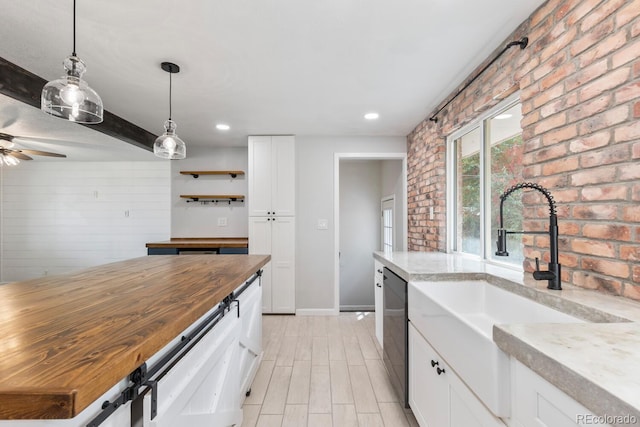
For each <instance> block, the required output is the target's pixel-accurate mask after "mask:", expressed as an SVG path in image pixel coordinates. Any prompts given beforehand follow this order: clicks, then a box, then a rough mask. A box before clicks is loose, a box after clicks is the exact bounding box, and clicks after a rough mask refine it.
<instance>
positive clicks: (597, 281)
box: [572, 271, 622, 295]
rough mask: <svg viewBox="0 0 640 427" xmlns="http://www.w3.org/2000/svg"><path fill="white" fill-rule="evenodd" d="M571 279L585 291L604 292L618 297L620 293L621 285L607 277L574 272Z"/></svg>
mask: <svg viewBox="0 0 640 427" xmlns="http://www.w3.org/2000/svg"><path fill="white" fill-rule="evenodd" d="M572 279H573V283H574V284H576V285H577V286H580V287H581V288H585V289H593V290H598V291H604V292H607V293H610V294H614V295H619V294H620V293H621V291H622V283H621V282H620V281H619V280H615V279H611V278H608V277H602V276H596V275H593V274H589V273H585V272H581V271H576V272H574V273H573V275H572Z"/></svg>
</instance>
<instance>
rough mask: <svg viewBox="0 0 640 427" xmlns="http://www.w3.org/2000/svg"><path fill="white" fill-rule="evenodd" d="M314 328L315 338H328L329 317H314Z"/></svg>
mask: <svg viewBox="0 0 640 427" xmlns="http://www.w3.org/2000/svg"><path fill="white" fill-rule="evenodd" d="M312 319H313V320H312V325H313V326H312V327H313V336H314V337H326V336H327V323H326V322H327V316H313V317H312Z"/></svg>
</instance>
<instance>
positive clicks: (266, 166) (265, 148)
mask: <svg viewBox="0 0 640 427" xmlns="http://www.w3.org/2000/svg"><path fill="white" fill-rule="evenodd" d="M272 163H273V162H272V154H271V137H270V136H250V137H249V171H248V176H247V178H248V179H249V197H248V200H247V204H248V206H249V216H267V215H270V214H271V212H272V210H271V197H272V195H271V192H272V189H271V188H272V184H271V182H272V179H273V169H272Z"/></svg>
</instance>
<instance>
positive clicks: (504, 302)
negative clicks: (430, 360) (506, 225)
mask: <svg viewBox="0 0 640 427" xmlns="http://www.w3.org/2000/svg"><path fill="white" fill-rule="evenodd" d="M408 305H409V321H410V322H411V323H412V324H413V325H414V326H415V328H416V329H417V330H418V331H419V332H420V333H421V334H422V335H423V336H424V337H425V338H426V339H427V340H428V341H429V343H430V344H431V345H432V347H433V348H434V349H435V350H436V351H437V352H438V353H439V354H440V356H441V357H442V358H443V359H444V360H445V361H446V362H447V364H448V365H449V366H451V368H452V369H453V370H455V371H456V373H457V374H458V376H459V377H461V378H462V380H463V381H464V382H465V383H466V384H467V386H468V387H469V388H470V389H471V390H472V391H473V392H474V393H475V394H476V395H477V396H478V398H480V400H481V401H482V402H483V403H484V404H485V405H486V406H487V408H489V410H491V412H493V413H494V414H495V415H496V416H498V417H508V416H509V415H510V409H509V408H510V402H509V395H510V391H509V387H510V369H509V356H508V355H507V354H505V353H504V352H503V351H502V350H500V349H499V348H498V346H497V345H496V344H495V343H494V342H493V338H492V336H493V335H492V334H493V325H498V324H513V323H581V322H584V321H583V320H580V319H577V318H575V317H572V316H569V315H567V314H565V313H561V312H559V311H557V310H554V309H552V308H549V307H547V306H545V305H542V304H539V303H537V302H535V301H533V300H530V299H527V298H524V297H522V296H520V295H516V294H514V293H512V292H509V291H506V290H504V289H501V288H498V287H496V286H494V285H492V284H490V283H488V282H486V281H483V280H468V281H440V282H410V283H409V286H408ZM409 363H411V361H409Z"/></svg>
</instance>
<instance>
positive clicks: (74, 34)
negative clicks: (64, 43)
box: [71, 0, 77, 56]
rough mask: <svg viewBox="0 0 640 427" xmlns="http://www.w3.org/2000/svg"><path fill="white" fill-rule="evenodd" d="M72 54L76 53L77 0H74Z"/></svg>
mask: <svg viewBox="0 0 640 427" xmlns="http://www.w3.org/2000/svg"><path fill="white" fill-rule="evenodd" d="M71 56H77V55H76V0H73V53H72V54H71Z"/></svg>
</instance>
